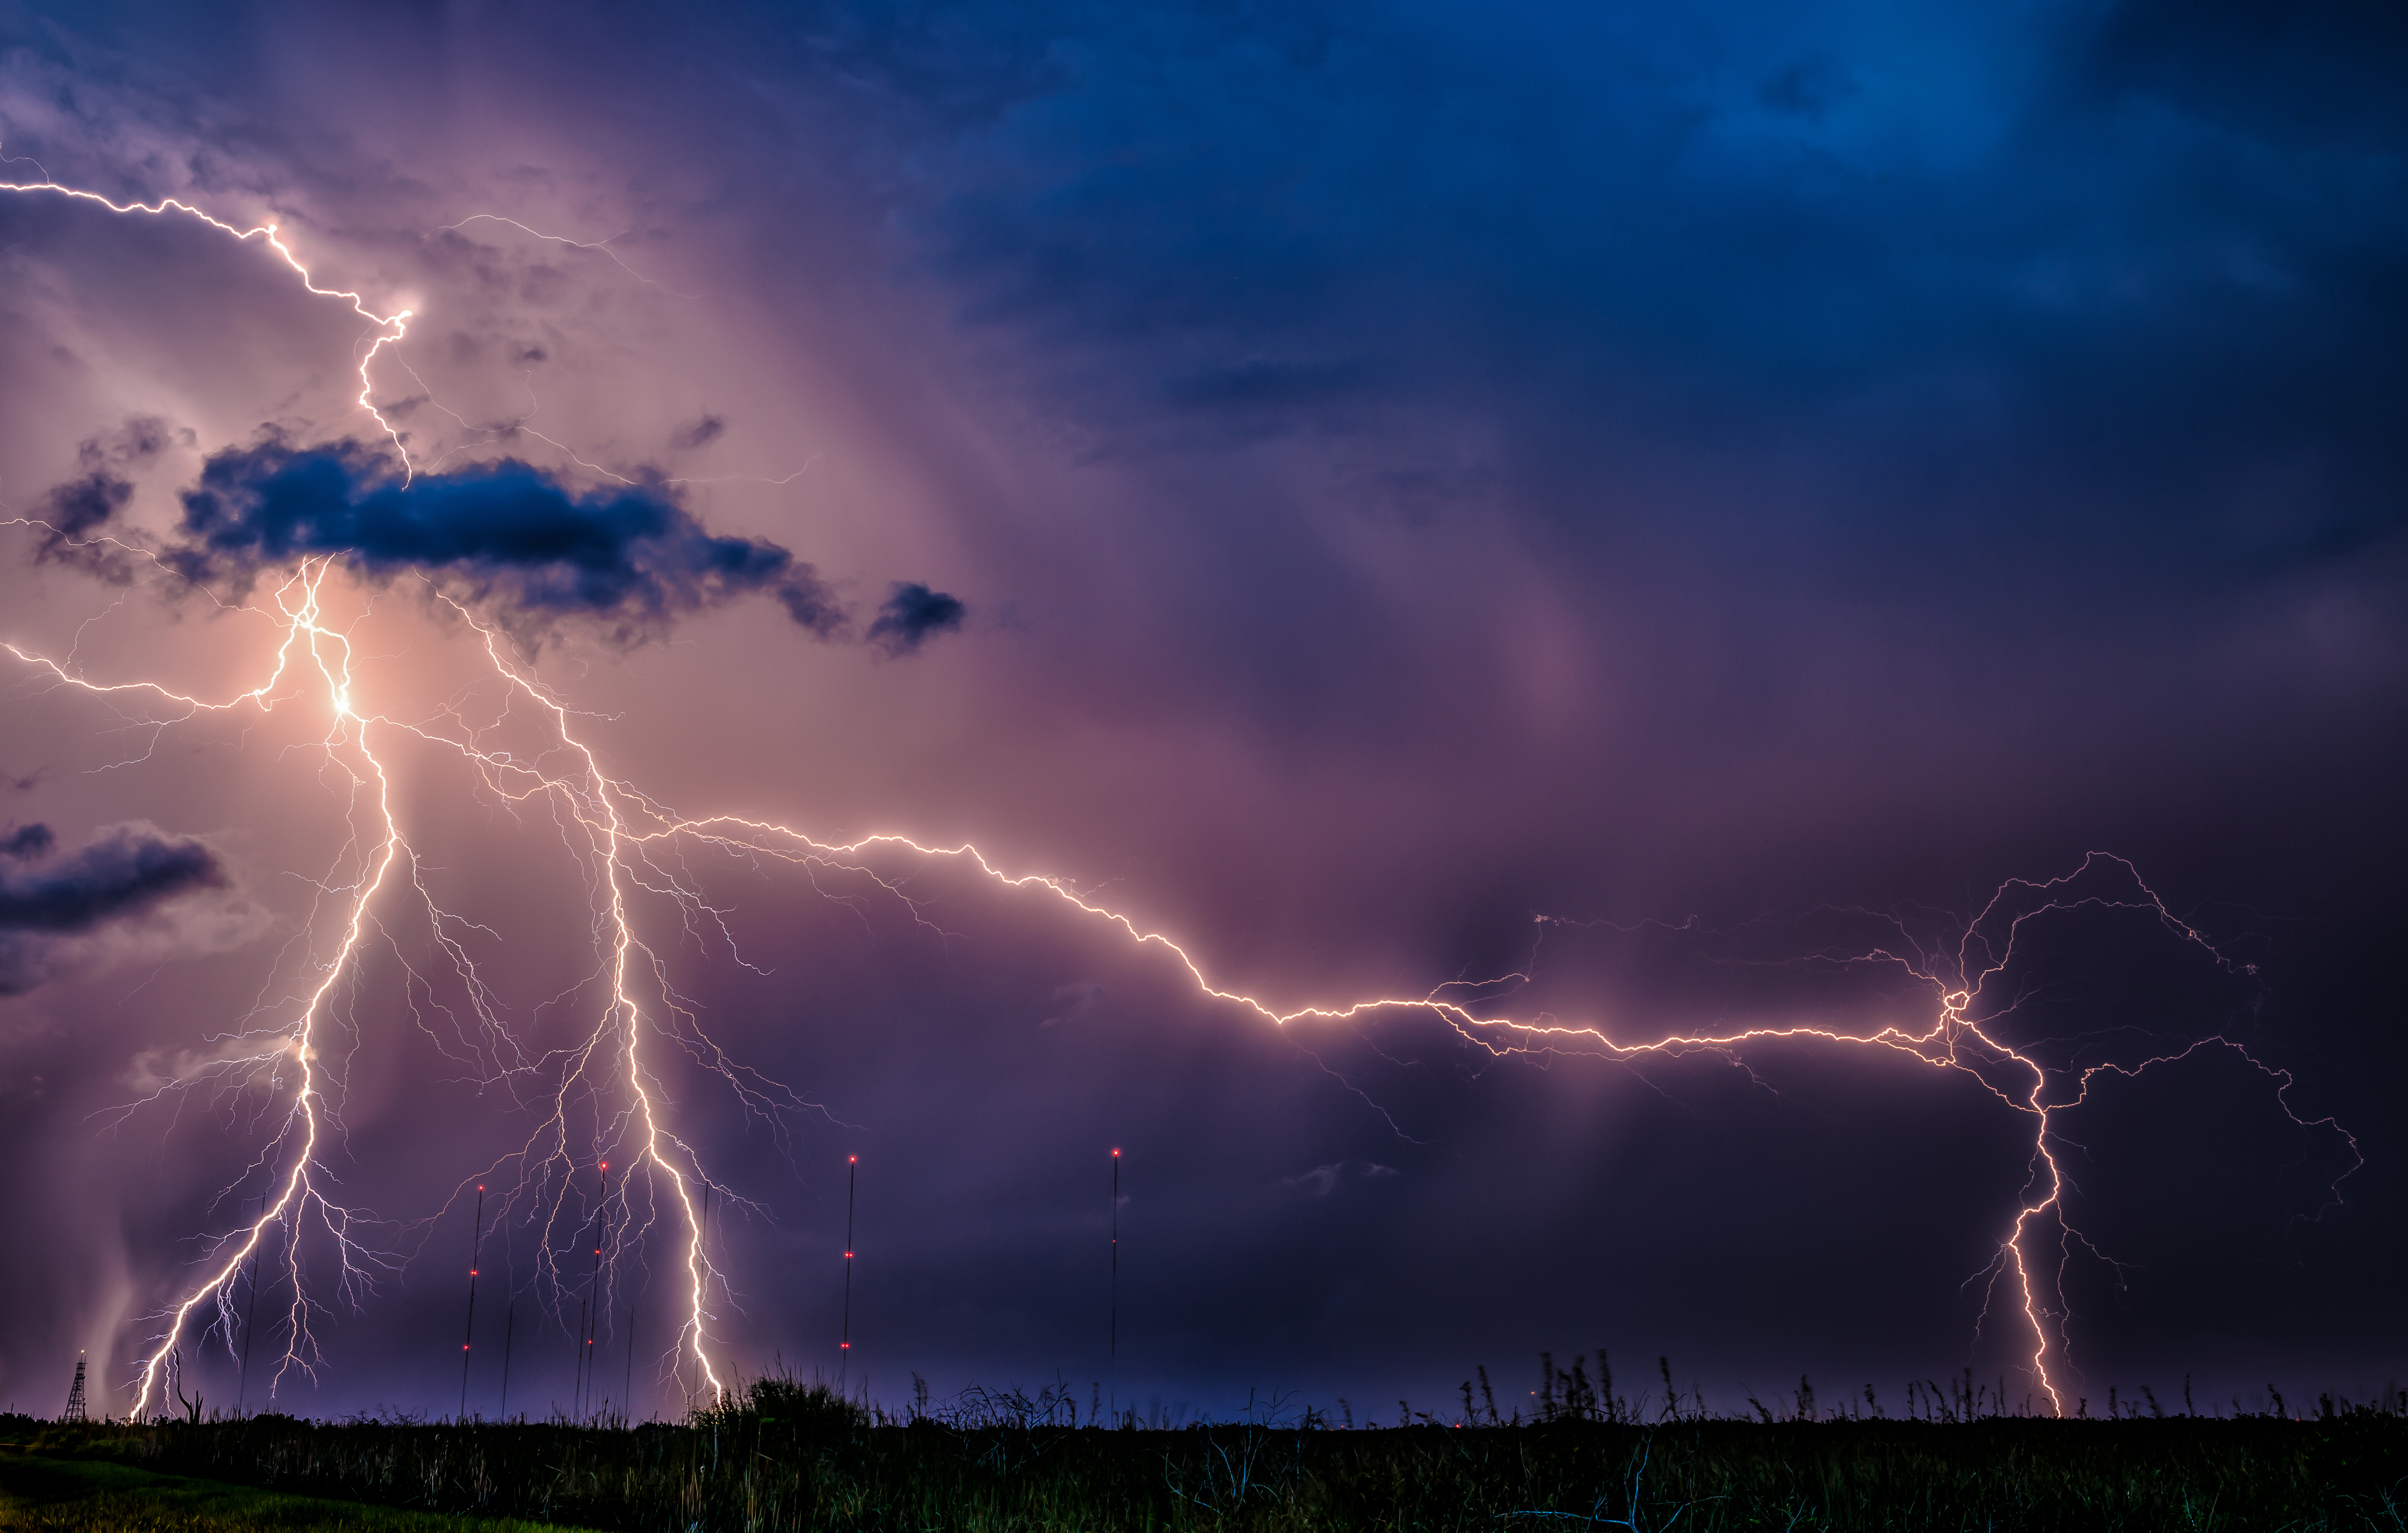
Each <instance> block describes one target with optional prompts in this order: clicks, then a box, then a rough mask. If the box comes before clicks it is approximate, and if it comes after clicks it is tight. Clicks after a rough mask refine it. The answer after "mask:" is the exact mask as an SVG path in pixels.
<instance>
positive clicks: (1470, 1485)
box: [0, 1383, 2408, 1533]
mask: <svg viewBox="0 0 2408 1533" xmlns="http://www.w3.org/2000/svg"><path fill="white" fill-rule="evenodd" d="M0 1440H7V1441H8V1442H10V1443H12V1444H13V1446H11V1447H9V1448H8V1449H7V1450H6V1452H5V1454H0V1493H5V1494H6V1495H7V1497H9V1498H10V1506H9V1507H8V1508H7V1509H6V1510H0V1519H5V1522H0V1526H20V1527H42V1528H57V1529H61V1530H66V1529H93V1530H94V1533H98V1530H100V1529H104V1528H119V1527H122V1528H138V1529H143V1530H146V1533H147V1530H150V1529H157V1530H159V1533H167V1530H169V1529H174V1530H177V1533H250V1530H251V1529H266V1528H296V1529H297V1528H318V1527H325V1528H332V1527H337V1526H343V1527H357V1528H361V1529H369V1530H375V1533H419V1530H420V1529H421V1528H430V1529H431V1527H432V1526H435V1525H434V1521H433V1519H432V1518H429V1517H426V1516H425V1515H424V1514H426V1513H446V1514H450V1517H451V1518H459V1519H463V1521H462V1522H451V1521H450V1520H449V1519H447V1526H470V1525H466V1524H465V1519H468V1518H479V1519H491V1520H493V1521H494V1523H495V1525H498V1524H501V1523H506V1522H509V1521H522V1522H538V1523H565V1524H573V1525H578V1526H584V1527H591V1528H600V1529H630V1530H643V1533H695V1530H704V1533H708V1530H717V1529H728V1530H752V1529H783V1528H797V1529H800V1528H895V1529H906V1528H909V1529H934V1528H965V1529H968V1528H979V1529H986V1528H993V1529H1007V1528H1009V1529H1031V1530H1035V1529H1072V1528H1076V1529H1100V1530H1111V1529H1123V1528H1127V1529H1138V1528H1195V1529H1207V1528H1210V1529H1216V1530H1221V1529H1265V1530H1269V1529H1297V1530H1304V1529H1325V1528H1326V1529H1340V1528H1344V1529H1358V1528H1374V1529H1377V1528H1395V1529H1408V1528H1411V1529H1425V1528H1426V1529H1459V1530H1465V1533H1469V1530H1472V1529H1479V1530H1481V1533H1521V1530H1536V1529H1542V1528H1543V1529H1555V1530H1558V1533H1562V1530H1571V1529H1594V1528H1627V1529H1630V1530H1631V1533H1659V1530H1669V1529H1674V1528H1677V1529H1680V1530H1682V1533H1688V1530H1691V1529H1699V1530H1711V1529H1725V1528H1796V1529H1806V1528H1817V1529H1821V1528H1834V1529H1837V1528H1846V1529H1875V1528H1879V1529H1885V1530H1886V1529H1923V1528H1933V1529H1938V1528H1947V1529H2000V1530H2004V1529H2015V1528H2083V1529H2117V1528H2133V1529H2140V1528H2148V1529H2156V1528H2186V1529H2236V1530H2238V1529H2248V1530H2251V1533H2266V1530H2273V1529H2297V1530H2302V1533H2304V1530H2310V1529H2328V1528H2331V1529H2342V1528H2348V1529H2357V1528H2380V1529H2391V1530H2397V1533H2408V1420H2403V1419H2402V1418H2401V1416H2399V1415H2396V1414H2391V1413H2387V1412H2381V1411H2372V1410H2359V1411H2340V1412H2336V1413H2334V1414H2331V1415H2320V1416H2318V1417H2316V1418H2314V1419H2309V1420H2303V1421H2294V1420H2286V1419H2282V1418H2280V1417H2274V1416H2252V1417H2246V1418H2243V1419H2239V1420H2229V1419H2227V1420H2212V1419H2206V1418H2200V1417H2183V1416H2171V1417H2165V1418H2162V1419H2157V1418H2143V1419H2137V1420H2134V1419H2123V1420H2114V1421H2045V1420H2033V1419H2028V1418H2014V1417H2005V1418H1998V1417H1994V1418H1987V1419H1981V1420H1973V1421H1957V1422H1953V1423H1950V1422H1937V1421H1899V1420H1856V1421H1784V1422H1774V1423H1770V1424H1766V1423H1753V1422H1743V1421H1731V1420H1716V1419H1696V1418H1690V1419H1678V1420H1670V1421H1664V1422H1658V1423H1654V1424H1649V1425H1641V1424H1636V1423H1631V1422H1627V1421H1625V1422H1616V1421H1603V1420H1594V1419H1557V1420H1553V1421H1546V1422H1541V1423H1537V1424H1531V1425H1522V1426H1472V1427H1450V1426H1436V1425H1425V1426H1409V1427H1391V1428H1386V1429H1365V1430H1330V1429H1326V1428H1323V1427H1320V1426H1274V1425H1267V1424H1234V1425H1217V1426H1195V1427H1187V1428H1183V1429H1179V1430H1136V1429H1122V1430H1115V1429H1111V1428H1097V1427H1095V1426H1083V1427H1079V1426H1068V1425H1067V1424H1064V1425H1055V1424H1053V1423H1051V1422H1050V1421H1049V1420H1047V1419H1045V1418H1042V1417H1035V1418H1032V1417H1031V1416H1029V1415H1028V1414H1027V1413H1026V1412H1025V1411H1024V1412H1019V1413H1017V1414H1015V1413H1014V1412H1012V1411H1009V1410H1006V1411H992V1410H990V1411H961V1412H955V1413H953V1415H952V1416H950V1417H946V1416H943V1415H937V1416H919V1417H917V1418H915V1419H913V1420H910V1421H909V1422H907V1423H900V1424H898V1423H894V1422H890V1421H887V1420H886V1419H884V1418H879V1419H877V1420H871V1419H868V1418H866V1417H865V1416H864V1415H863V1414H862V1412H861V1411H858V1409H857V1408H854V1407H853V1406H850V1405H848V1404H846V1403H845V1402H843V1401H841V1400H839V1399H837V1398H836V1397H832V1396H830V1395H828V1394H826V1393H824V1392H823V1391H819V1390H816V1389H812V1388H806V1387H798V1386H796V1385H792V1384H781V1383H767V1384H762V1385H757V1386H755V1388H754V1390H753V1394H752V1396H751V1397H750V1398H749V1399H748V1400H747V1401H746V1402H745V1403H744V1404H743V1405H742V1406H741V1407H738V1408H735V1409H730V1410H726V1411H719V1412H716V1413H713V1414H710V1415H707V1416H703V1417H700V1418H697V1419H696V1420H695V1422H694V1423H692V1424H690V1425H681V1426H637V1427H634V1428H631V1429H630V1428H602V1427H585V1426H567V1425H562V1424H553V1425H548V1426H545V1425H532V1424H515V1425H511V1424H492V1425H481V1424H479V1425H468V1426H448V1425H413V1424H408V1423H401V1424H393V1423H369V1424H351V1425H320V1424H313V1423H308V1422H303V1421H296V1420H293V1419H289V1418H282V1417H256V1418H252V1419H250V1420H246V1421H227V1422H206V1423H200V1424H186V1423H162V1424H154V1425H148V1426H104V1425H93V1426H57V1425H52V1424H47V1423H39V1422H35V1421H31V1420H26V1419H24V1418H18V1419H17V1420H15V1421H13V1422H7V1423H0ZM134 1470H140V1471H148V1472H147V1473H145V1474H140V1475H133V1474H130V1473H129V1472H127V1471H134ZM111 1474H116V1475H120V1476H121V1478H119V1479H117V1480H114V1481H108V1483H106V1484H102V1483H100V1482H101V1481H104V1480H107V1477H108V1476H109V1475H111ZM77 1476H81V1477H82V1479H81V1480H80V1481H77V1480H76V1479H75V1477H77ZM159 1476H176V1477H189V1478H183V1479H179V1480H176V1481H167V1480H161V1479H158V1478H157V1477H159ZM29 1486H30V1487H31V1490H30V1492H29V1490H28V1489H27V1488H26V1487H29ZM45 1486H47V1487H48V1490H49V1492H50V1498H49V1499H48V1500H47V1501H46V1500H44V1499H43V1498H42V1496H43V1490H44V1487H45ZM63 1486H64V1488H65V1491H66V1492H68V1493H72V1494H65V1495H62V1494H58V1493H59V1492H60V1491H61V1489H62V1487H63ZM146 1486H147V1487H149V1488H148V1489H147V1490H146V1488H145V1487H146ZM236 1486H241V1487H253V1488H254V1489H253V1491H252V1493H251V1497H250V1499H248V1500H246V1499H244V1498H243V1495H242V1493H239V1492H236V1491H235V1490H234V1489H232V1488H231V1487H236ZM102 1491H106V1492H107V1493H108V1495H110V1496H113V1497H115V1500H114V1501H113V1502H109V1503H107V1504H102V1503H99V1502H95V1501H94V1499H93V1497H94V1496H95V1495H96V1494H98V1493H99V1492H102ZM259 1491H265V1492H270V1493H273V1494H272V1495H268V1496H260V1495H258V1494H257V1492H259ZM78 1497H81V1499H80V1501H79V1500H78ZM304 1497H322V1498H331V1500H333V1501H340V1502H348V1503H351V1505H350V1506H349V1507H343V1506H332V1507H331V1508H330V1501H329V1500H325V1499H322V1500H314V1501H310V1500H304V1499H303V1498H304ZM213 1498H214V1499H213ZM363 1503H366V1504H363ZM79 1508H80V1510H79ZM379 1509H394V1510H395V1511H398V1512H403V1513H416V1514H418V1515H415V1516H410V1515H403V1516H396V1515H394V1512H387V1511H381V1510H379ZM492 1533H507V1530H506V1529H503V1528H501V1527H499V1526H495V1527H494V1528H493V1529H492Z"/></svg>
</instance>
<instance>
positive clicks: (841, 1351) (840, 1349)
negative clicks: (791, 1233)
mask: <svg viewBox="0 0 2408 1533" xmlns="http://www.w3.org/2000/svg"><path fill="white" fill-rule="evenodd" d="M860 1175H861V1157H860V1156H859V1155H847V1156H845V1157H844V1333H843V1335H842V1336H841V1337H839V1339H838V1341H837V1344H836V1392H837V1393H838V1394H839V1395H841V1394H843V1393H844V1381H845V1375H846V1373H847V1371H848V1370H849V1369H850V1368H852V1367H853V1189H854V1187H855V1185H856V1184H857V1182H858V1180H859V1178H860Z"/></svg>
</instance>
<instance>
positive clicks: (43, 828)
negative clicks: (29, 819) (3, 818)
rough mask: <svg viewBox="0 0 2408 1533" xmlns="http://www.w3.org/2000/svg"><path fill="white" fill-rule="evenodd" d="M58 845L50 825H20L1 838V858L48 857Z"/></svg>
mask: <svg viewBox="0 0 2408 1533" xmlns="http://www.w3.org/2000/svg"><path fill="white" fill-rule="evenodd" d="M57 844H58V838H57V837H56V836H54V835H52V834H51V833H50V826H48V825H41V824H34V825H19V826H17V827H16V828H15V829H13V830H11V831H9V832H8V834H7V835H6V836H4V837H0V857H18V858H23V857H47V856H49V855H50V848H52V847H53V846H56V845H57Z"/></svg>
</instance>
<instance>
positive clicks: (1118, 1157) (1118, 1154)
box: [1112, 1150, 1121, 1160]
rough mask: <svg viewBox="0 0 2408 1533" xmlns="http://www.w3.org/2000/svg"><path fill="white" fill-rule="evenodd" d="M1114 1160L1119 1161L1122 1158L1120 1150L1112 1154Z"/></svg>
mask: <svg viewBox="0 0 2408 1533" xmlns="http://www.w3.org/2000/svg"><path fill="white" fill-rule="evenodd" d="M1112 1158H1113V1159H1114V1160H1118V1159H1120V1158H1121V1153H1120V1152H1119V1151H1118V1150H1114V1151H1113V1152H1112Z"/></svg>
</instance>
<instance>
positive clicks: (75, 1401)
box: [59, 1353, 92, 1421]
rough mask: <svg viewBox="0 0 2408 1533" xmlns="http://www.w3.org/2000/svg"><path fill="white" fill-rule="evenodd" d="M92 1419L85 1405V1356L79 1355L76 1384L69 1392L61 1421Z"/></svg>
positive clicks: (77, 1357)
mask: <svg viewBox="0 0 2408 1533" xmlns="http://www.w3.org/2000/svg"><path fill="white" fill-rule="evenodd" d="M91 1419H92V1417H91V1416H90V1415H89V1414H88V1413H87V1412H86V1411H85V1410H84V1403H83V1354H81V1353H77V1354H76V1382H75V1383H74V1384H73V1385H72V1386H70V1387H69V1388H68V1390H67V1408H66V1410H65V1411H64V1412H62V1413H61V1414H60V1416H59V1420H61V1421H90V1420H91Z"/></svg>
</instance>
